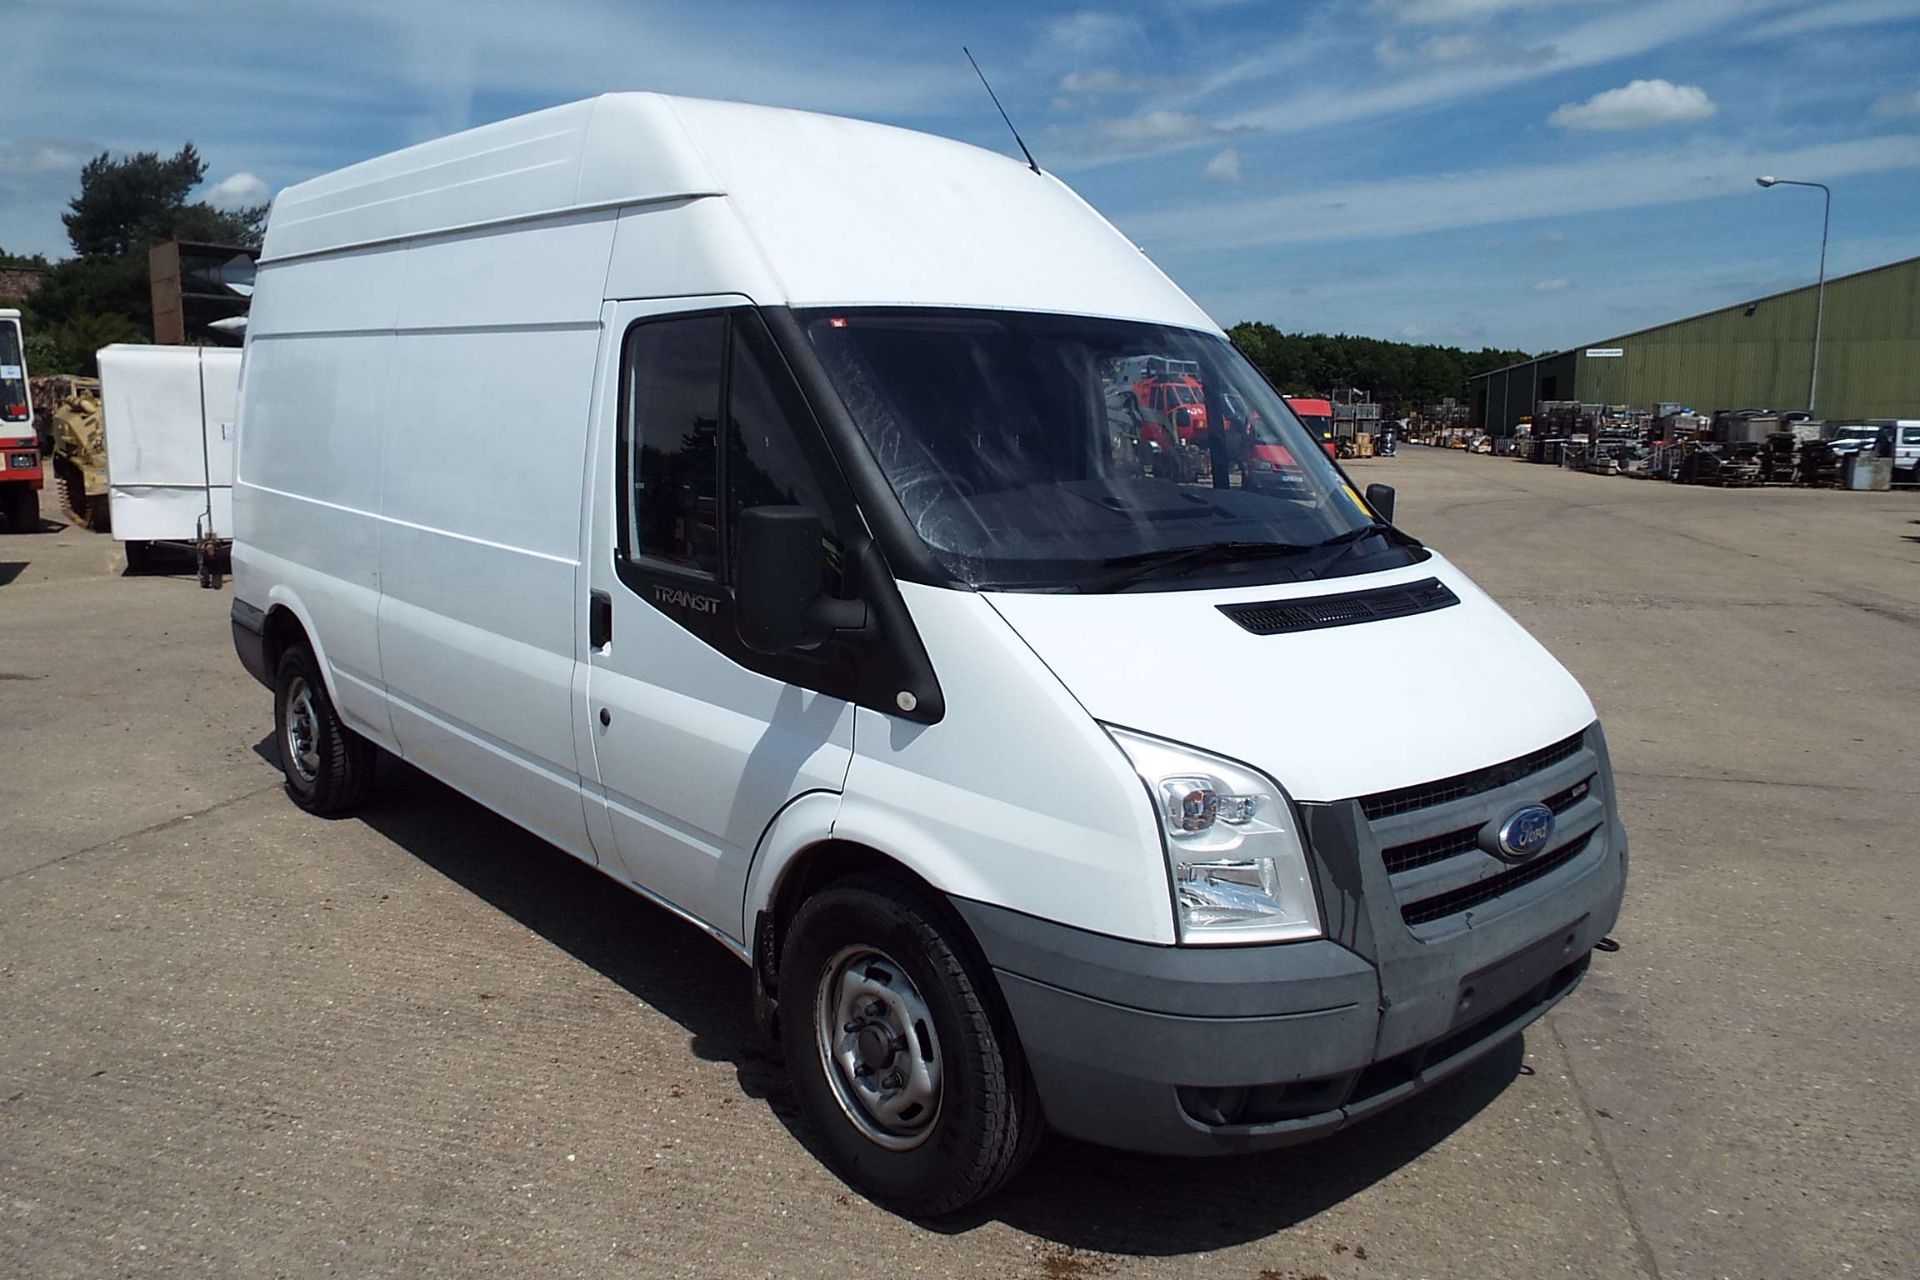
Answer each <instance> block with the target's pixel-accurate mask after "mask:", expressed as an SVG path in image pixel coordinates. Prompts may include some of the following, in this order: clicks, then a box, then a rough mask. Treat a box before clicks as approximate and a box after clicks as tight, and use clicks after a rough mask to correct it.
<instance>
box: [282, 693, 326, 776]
mask: <svg viewBox="0 0 1920 1280" xmlns="http://www.w3.org/2000/svg"><path fill="white" fill-rule="evenodd" d="M286 739H287V740H286V742H285V743H284V744H282V745H284V746H285V747H286V752H287V763H288V764H289V765H290V766H291V767H292V769H293V772H294V775H295V776H296V777H298V778H299V779H300V781H302V782H306V783H311V782H312V781H313V780H314V779H315V778H318V777H319V776H320V717H319V714H318V713H317V712H316V711H315V710H314V708H313V687H312V686H311V685H309V684H308V683H307V681H306V678H305V677H304V676H295V677H294V678H293V683H292V684H289V685H288V686H287V733H286Z"/></svg>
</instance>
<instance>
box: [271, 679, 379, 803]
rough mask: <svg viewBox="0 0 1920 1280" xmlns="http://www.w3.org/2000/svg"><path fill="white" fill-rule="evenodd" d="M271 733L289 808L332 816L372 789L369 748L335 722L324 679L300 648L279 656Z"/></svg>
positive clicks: (336, 716)
mask: <svg viewBox="0 0 1920 1280" xmlns="http://www.w3.org/2000/svg"><path fill="white" fill-rule="evenodd" d="M290 726H291V727H290ZM273 731H274V743H275V745H276V746H277V747H278V748H279V752H280V771H281V772H282V773H284V774H285V775H286V778H287V795H288V796H289V797H290V798H291V799H292V800H293V802H294V803H295V804H297V805H299V806H300V807H301V808H302V809H305V810H306V811H307V812H308V813H312V814H318V815H320V816H322V817H334V816H337V815H339V814H345V813H350V812H352V811H353V810H354V809H356V808H358V807H359V806H360V804H361V803H362V802H363V801H365V800H366V798H367V792H368V790H369V789H370V788H371V787H372V786H373V771H374V763H375V756H376V753H375V749H374V745H373V744H372V743H371V742H368V741H367V740H366V739H365V738H363V737H361V736H360V735H359V734H357V733H355V732H354V731H353V730H351V729H349V728H347V726H346V725H344V724H342V723H340V716H339V714H338V713H337V712H335V711H334V709H333V700H332V699H331V698H329V697H328V696H327V685H326V681H324V680H322V679H321V678H320V664H319V662H317V661H316V660H315V659H314V656H313V654H312V652H311V651H309V650H308V649H307V648H306V647H305V646H304V645H294V646H293V647H292V648H289V649H288V650H287V651H286V652H285V653H284V654H282V655H280V665H279V668H278V669H277V670H276V671H275V673H274V682H273ZM303 746H304V747H305V749H304V750H302V747H303Z"/></svg>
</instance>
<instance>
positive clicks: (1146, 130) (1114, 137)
mask: <svg viewBox="0 0 1920 1280" xmlns="http://www.w3.org/2000/svg"><path fill="white" fill-rule="evenodd" d="M1096 127H1097V128H1098V130H1099V132H1100V134H1101V135H1102V136H1103V137H1105V138H1107V139H1109V140H1111V141H1113V142H1117V143H1120V144H1121V145H1122V146H1149V147H1150V146H1156V145H1159V144H1161V143H1168V142H1186V141H1189V140H1191V139H1198V138H1207V137H1211V136H1212V134H1213V132H1214V128H1213V126H1212V125H1210V124H1208V123H1207V122H1206V121H1205V120H1202V119H1201V118H1200V117H1199V116H1194V115H1188V114H1187V113H1186V112H1184V111H1166V110H1157V111H1142V112H1141V113H1140V114H1139V115H1134V116H1122V117H1120V118H1119V119H1116V120H1103V121H1100V122H1099V124H1098V125H1097V126H1096Z"/></svg>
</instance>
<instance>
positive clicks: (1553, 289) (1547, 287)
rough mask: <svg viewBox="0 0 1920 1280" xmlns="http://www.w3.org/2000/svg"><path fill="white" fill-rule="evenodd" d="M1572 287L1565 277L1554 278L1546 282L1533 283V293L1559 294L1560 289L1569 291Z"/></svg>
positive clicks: (1571, 282) (1571, 283)
mask: <svg viewBox="0 0 1920 1280" xmlns="http://www.w3.org/2000/svg"><path fill="white" fill-rule="evenodd" d="M1572 287H1573V281H1571V280H1569V279H1567V278H1566V277H1565V276H1554V277H1552V278H1551V279H1548V280H1537V281H1535V282H1534V286H1533V291H1534V292H1535V293H1559V292H1560V291H1561V290H1562V289H1570V288H1572Z"/></svg>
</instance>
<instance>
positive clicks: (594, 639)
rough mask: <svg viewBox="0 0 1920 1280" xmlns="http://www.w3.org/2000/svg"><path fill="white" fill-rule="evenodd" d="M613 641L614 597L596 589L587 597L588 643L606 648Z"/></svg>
mask: <svg viewBox="0 0 1920 1280" xmlns="http://www.w3.org/2000/svg"><path fill="white" fill-rule="evenodd" d="M612 643H613V597H612V596H610V595H608V594H607V593H606V592H604V591H595V592H593V593H592V594H591V595H589V596H588V597H587V644H588V645H589V646H591V647H593V648H595V649H604V648H606V647H607V646H608V645H610V644H612Z"/></svg>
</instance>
